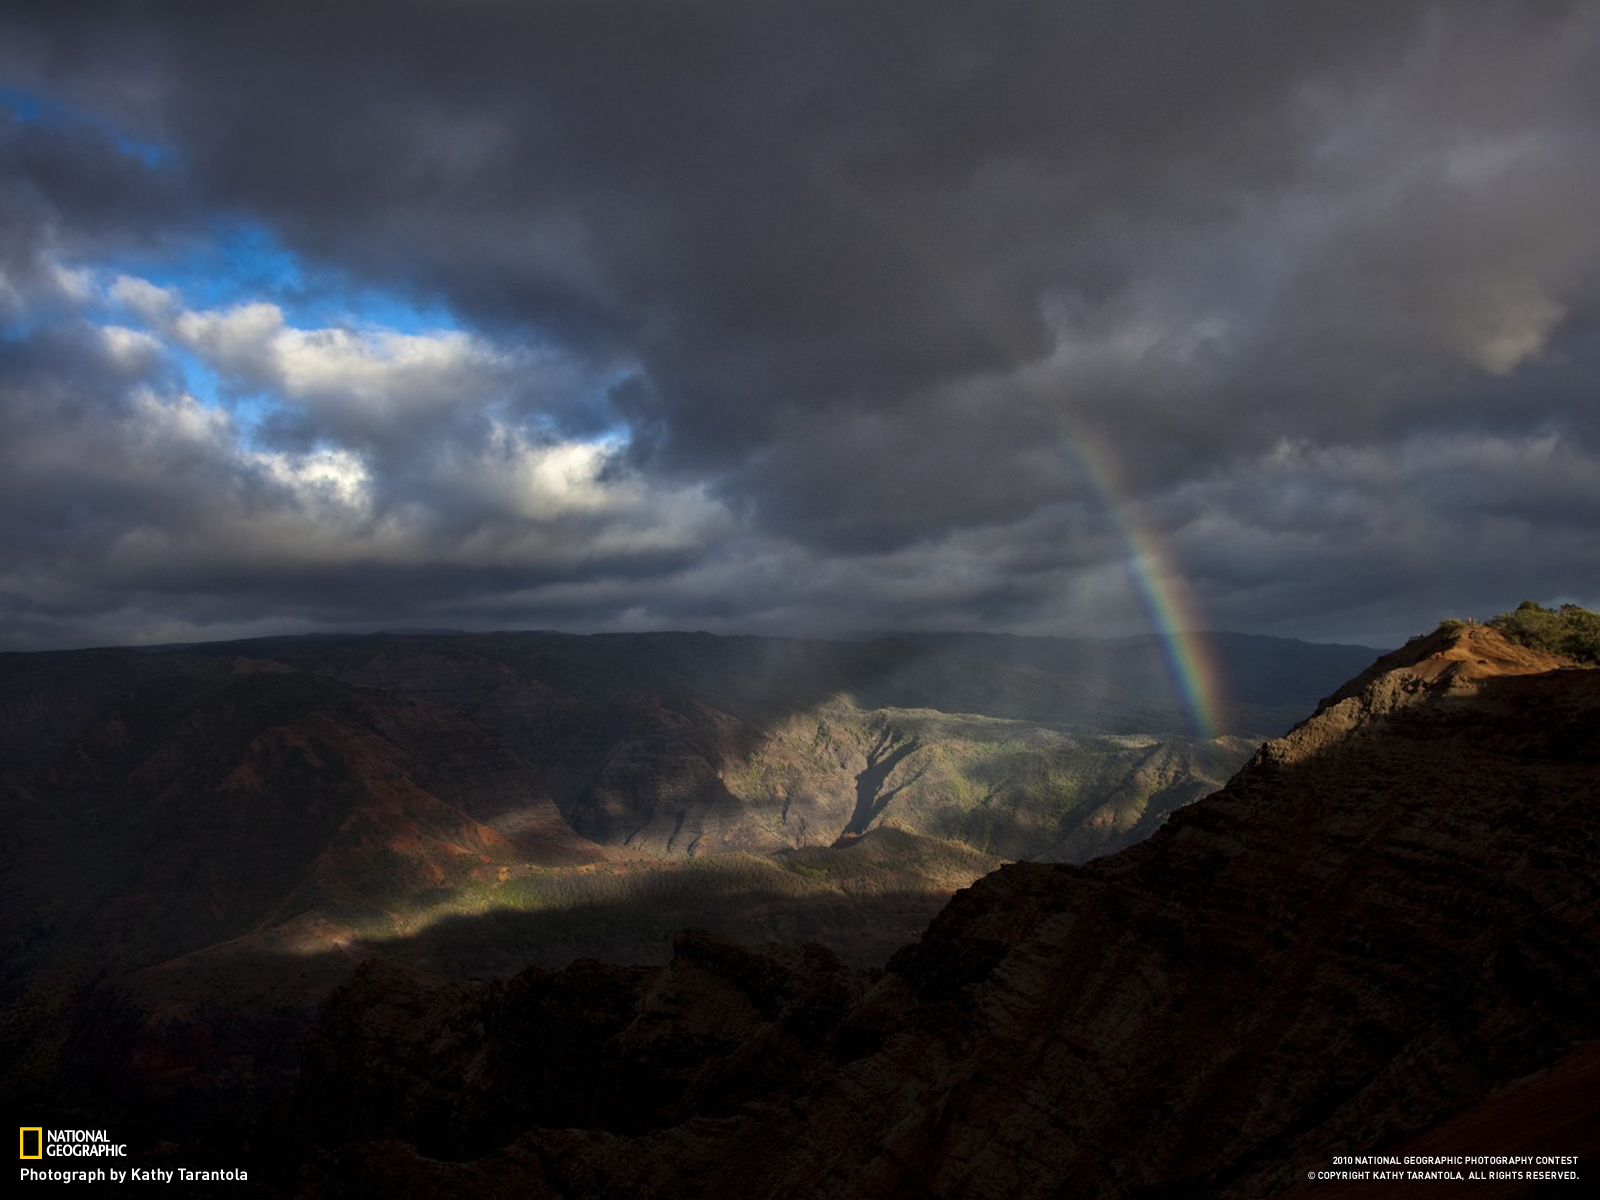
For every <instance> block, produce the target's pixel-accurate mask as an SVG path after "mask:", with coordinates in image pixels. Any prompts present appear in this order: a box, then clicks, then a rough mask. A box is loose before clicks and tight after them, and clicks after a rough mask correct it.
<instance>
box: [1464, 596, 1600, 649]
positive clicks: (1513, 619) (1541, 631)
mask: <svg viewBox="0 0 1600 1200" xmlns="http://www.w3.org/2000/svg"><path fill="white" fill-rule="evenodd" d="M1442 624H1443V625H1444V626H1445V627H1447V628H1450V627H1457V626H1460V625H1463V624H1465V622H1463V621H1459V620H1455V619H1451V620H1447V621H1444V622H1442ZM1484 624H1486V625H1488V626H1490V627H1491V628H1493V629H1497V630H1499V631H1500V632H1501V633H1502V634H1504V635H1505V636H1506V637H1507V638H1508V639H1509V640H1510V641H1513V642H1516V643H1517V644H1518V645H1521V646H1527V647H1528V648H1529V649H1530V650H1543V651H1544V652H1545V653H1547V654H1559V655H1562V656H1564V657H1566V658H1570V659H1572V660H1573V661H1575V662H1580V663H1590V664H1594V665H1600V613H1593V612H1590V611H1589V610H1588V609H1587V608H1584V607H1582V606H1581V605H1577V604H1563V605H1562V606H1561V607H1560V608H1546V607H1545V606H1544V605H1542V604H1539V603H1537V602H1536V601H1533V600H1524V601H1523V602H1522V603H1521V604H1519V605H1517V607H1516V609H1515V610H1514V611H1512V612H1508V613H1501V614H1500V615H1499V616H1496V617H1490V618H1489V620H1487V621H1486V622H1484Z"/></svg>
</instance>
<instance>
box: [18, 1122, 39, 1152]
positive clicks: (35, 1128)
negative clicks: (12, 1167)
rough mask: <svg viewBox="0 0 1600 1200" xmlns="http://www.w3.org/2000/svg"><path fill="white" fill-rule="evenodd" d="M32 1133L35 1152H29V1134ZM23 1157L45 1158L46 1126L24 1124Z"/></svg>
mask: <svg viewBox="0 0 1600 1200" xmlns="http://www.w3.org/2000/svg"><path fill="white" fill-rule="evenodd" d="M30 1133H31V1134H33V1153H32V1154H29V1153H28V1135H29V1134H30ZM22 1157H23V1158H43V1157H44V1127H43V1126H42V1125H24V1126H22Z"/></svg>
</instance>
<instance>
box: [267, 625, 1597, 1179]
mask: <svg viewBox="0 0 1600 1200" xmlns="http://www.w3.org/2000/svg"><path fill="white" fill-rule="evenodd" d="M1597 785H1600V671H1592V670H1578V669H1564V668H1563V666H1562V664H1561V661H1560V660H1558V659H1556V658H1554V657H1552V656H1550V655H1548V654H1544V653H1540V652H1537V651H1534V650H1530V649H1527V648H1525V647H1519V646H1515V645H1512V644H1511V643H1509V642H1507V641H1506V640H1505V639H1504V638H1502V637H1501V636H1500V635H1499V634H1498V633H1496V632H1495V631H1493V630H1490V629H1486V628H1484V627H1481V626H1468V627H1464V628H1459V629H1452V630H1443V629H1442V630H1441V631H1440V632H1438V633H1436V634H1434V635H1431V636H1429V637H1428V638H1423V639H1417V640H1415V641H1413V642H1412V643H1411V644H1410V645H1408V646H1407V647H1406V648H1405V649H1403V650H1401V651H1399V652H1397V653H1396V654H1394V655H1391V656H1389V657H1388V658H1386V659H1384V660H1381V661H1380V662H1379V663H1378V664H1377V665H1376V666H1375V667H1374V668H1373V669H1372V670H1370V671H1368V672H1367V673H1366V674H1365V675H1363V676H1361V677H1360V678H1358V679H1357V680H1355V681H1353V682H1352V683H1351V684H1350V685H1348V686H1347V687H1346V688H1344V689H1342V690H1341V691H1340V692H1339V693H1337V694H1336V695H1335V696H1334V697H1332V698H1330V700H1328V701H1325V702H1324V704H1323V706H1322V707H1321V708H1320V709H1319V711H1318V712H1317V714H1316V715H1315V716H1313V717H1312V718H1311V719H1309V720H1308V721H1306V722H1304V723H1303V724H1302V725H1300V726H1299V727H1297V728H1296V729H1295V730H1294V731H1292V732H1291V733H1290V734H1289V735H1288V736H1286V737H1284V738H1281V739H1279V740H1277V741H1274V742H1270V743H1268V744H1267V745H1266V746H1264V747H1263V748H1262V749H1261V751H1260V752H1259V753H1258V754H1257V755H1256V757H1255V758H1254V759H1253V760H1252V761H1251V762H1250V764H1249V765H1248V766H1247V767H1246V768H1245V769H1244V770H1242V771H1241V772H1240V773H1239V774H1238V775H1237V776H1235V777H1234V779H1233V780H1232V782H1231V783H1229V784H1228V786H1227V787H1226V788H1225V789H1224V790H1223V791H1222V792H1220V793H1218V794H1217V795H1215V796H1213V797H1211V798H1210V799H1208V800H1205V801H1202V802H1200V803H1198V804H1195V805H1192V806H1190V807H1188V808H1186V809H1183V810H1182V811H1180V812H1178V813H1177V814H1176V815H1174V816H1173V817H1172V818H1171V819H1170V820H1169V821H1168V823H1167V824H1166V825H1165V826H1164V827H1163V828H1162V829H1161V830H1160V831H1159V832H1158V833H1156V835H1155V836H1154V837H1152V838H1151V839H1150V840H1148V841H1147V842H1144V843H1142V844H1140V845H1137V846H1134V847H1132V848H1131V849H1128V850H1126V851H1124V852H1122V853H1120V854H1117V855H1114V856H1112V857H1109V858H1104V859H1100V860H1097V861H1095V862H1093V863H1090V864H1089V865H1087V866H1082V867H1074V866H1065V865H1057V866H1043V865H1032V864H1019V865H1014V866H1009V867H1005V868H1002V869H1001V870H999V871H997V872H995V873H994V874H992V875H990V876H988V877H986V878H984V879H983V880H981V881H980V882H979V883H977V884H976V885H974V886H973V887H971V888H969V889H967V890H965V891H963V892H961V893H960V894H959V895H958V896H957V897H956V899H955V900H954V901H952V902H951V903H950V905H949V906H948V907H947V908H946V909H945V910H944V911H943V912H942V913H941V914H940V915H939V917H938V918H937V919H936V920H935V921H934V922H933V924H932V926H931V927H930V928H929V929H928V930H927V932H926V933H925V934H924V935H923V936H922V938H921V940H920V941H919V942H917V943H916V944H915V945H914V946H909V947H907V948H906V949H904V950H903V951H901V952H900V953H898V954H897V955H896V956H895V957H894V958H893V960H892V961H891V962H890V963H889V965H888V967H887V969H886V970H884V971H882V972H874V971H869V970H864V969H859V968H850V967H846V966H844V965H842V964H841V963H840V962H839V961H838V960H837V959H836V958H835V957H834V956H833V955H831V954H830V953H828V952H826V951H823V950H820V949H817V948H809V949H804V950H779V949H757V948H751V947H747V946H742V945H739V944H737V943H734V942H731V941H727V940H725V939H722V938H719V937H716V936H713V935H707V934H693V933H691V934H685V935H682V936H680V937H679V939H678V940H677V943H676V953H675V957H674V958H673V960H672V961H671V963H670V964H668V965H667V966H665V967H659V968H657V967H631V968H625V967H609V966H603V965H599V964H596V963H589V962H580V963H576V964H574V965H573V966H571V967H569V968H567V969H565V970H562V971H554V972H552V971H546V970H540V969H530V970H529V971H526V972H524V973H523V974H521V975H519V976H517V977H515V978H513V979H511V980H510V981H508V982H505V983H459V982H448V981H444V980H435V979H431V978H428V977H425V976H422V975H420V974H417V973H415V972H411V971H408V970H405V969H403V968H399V967H395V966H393V965H384V964H377V963H374V964H369V965H368V966H367V967H365V968H363V969H362V970H361V971H360V972H358V973H357V975H356V976H355V977H354V978H353V979H352V980H351V981H350V982H349V983H348V984H347V985H346V986H344V987H343V988H342V989H340V990H339V991H338V992H336V993H335V994H334V995H333V996H331V997H330V998H329V1000H328V1002H327V1003H326V1004H325V1005H324V1008H323V1010H322V1014H321V1016H320V1019H319V1023H318V1026H317V1028H316V1030H315V1032H314V1035H313V1037H312V1039H311V1042H310V1045H309V1049H308V1052H307V1055H306V1060H305V1065H304V1069H303V1073H302V1077H301V1080H300V1083H299V1086H298V1088H297V1090H296V1092H295V1096H294V1101H293V1106H292V1113H291V1114H290V1116H289V1117H288V1118H287V1124H286V1131H285V1134H284V1137H283V1140H282V1142H281V1143H280V1144H283V1145H285V1146H292V1147H294V1152H295V1153H296V1154H297V1155H299V1156H301V1157H302V1161H303V1163H304V1166H303V1168H302V1170H301V1173H300V1175H299V1176H298V1177H297V1180H296V1182H295V1183H294V1184H293V1185H292V1186H293V1187H295V1188H297V1189H298V1190H299V1192H300V1194H302V1195H304V1196H307V1197H328V1198H331V1197H342V1196H367V1195H397V1196H398V1195H405V1196H441V1197H449V1196H461V1197H467V1196H471V1197H475V1198H476V1197H501V1196H504V1197H511V1196H566V1197H571V1196H639V1197H655V1196H661V1197H665V1196H764V1197H811V1196H832V1197H869V1196H873V1197H875V1196H884V1197H888V1196H929V1197H934V1196H937V1197H978V1196H1096V1197H1129V1198H1133V1197H1144V1198H1146V1200H1151V1198H1155V1197H1180V1196H1181V1197H1192V1196H1218V1197H1241V1198H1243V1197H1260V1196H1268V1195H1278V1194H1283V1193H1285V1192H1290V1191H1292V1190H1293V1189H1294V1188H1295V1187H1296V1186H1297V1182H1298V1183H1299V1184H1301V1185H1303V1181H1304V1180H1305V1178H1306V1173H1307V1172H1308V1171H1311V1170H1317V1169H1322V1168H1326V1167H1328V1166H1329V1165H1330V1163H1331V1161H1332V1159H1333V1157H1334V1156H1336V1155H1349V1154H1371V1153H1381V1152H1383V1151H1385V1149H1386V1148H1392V1147H1401V1146H1426V1147H1428V1148H1429V1152H1430V1153H1462V1154H1492V1153H1497V1152H1508V1151H1511V1150H1513V1149H1515V1150H1518V1151H1519V1152H1520V1151H1523V1150H1526V1151H1529V1152H1535V1151H1536V1152H1541V1153H1553V1154H1568V1155H1570V1154H1576V1155H1579V1156H1584V1155H1590V1156H1593V1155H1596V1154H1600V1096H1597V1095H1596V1093H1595V1091H1594V1089H1592V1088H1588V1089H1585V1088H1583V1087H1581V1086H1574V1085H1573V1084H1572V1080H1574V1079H1579V1080H1581V1079H1583V1078H1592V1077H1593V1066H1592V1062H1591V1059H1592V1050H1593V1048H1592V1046H1590V1047H1585V1046H1584V1043H1585V1042H1592V1040H1593V1039H1595V1038H1597V1037H1600V805H1597V803H1596V799H1597V796H1600V786H1597ZM1585 1056H1587V1057H1585ZM1545 1072H1548V1074H1543V1073H1545ZM1561 1089H1565V1090H1564V1091H1563V1090H1561ZM1556 1095H1560V1096H1562V1097H1569V1098H1570V1099H1569V1100H1568V1101H1566V1102H1564V1103H1562V1104H1561V1105H1559V1110H1560V1119H1559V1120H1554V1119H1548V1118H1541V1117H1540V1116H1539V1114H1540V1113H1541V1112H1547V1111H1549V1110H1550V1108H1551V1097H1553V1096H1556ZM1584 1105H1587V1106H1588V1110H1589V1111H1584V1112H1580V1111H1576V1110H1577V1109H1581V1108H1582V1107H1583V1106H1584ZM1541 1106H1542V1107H1541ZM1485 1114H1489V1115H1488V1116H1485ZM1452 1121H1454V1123H1453V1124H1452ZM1486 1129H1487V1132H1486ZM1583 1131H1587V1132H1583ZM1496 1137H1500V1138H1503V1139H1505V1140H1506V1141H1507V1142H1508V1143H1510V1142H1515V1146H1513V1145H1509V1144H1508V1145H1506V1146H1504V1147H1502V1146H1499V1145H1497V1144H1493V1143H1494V1139H1495V1138H1496ZM1453 1138H1454V1139H1457V1140H1458V1141H1459V1142H1460V1144H1455V1143H1454V1142H1452V1139H1453ZM1584 1138H1587V1141H1586V1142H1584ZM1575 1142H1583V1144H1574V1143H1575ZM1546 1143H1551V1144H1546ZM1584 1165H1585V1166H1586V1167H1587V1169H1589V1170H1594V1169H1600V1161H1597V1160H1596V1159H1595V1158H1594V1157H1590V1158H1588V1160H1587V1162H1586V1163H1585V1164H1584ZM1545 1186H1546V1185H1543V1184H1525V1185H1518V1184H1512V1185H1507V1186H1505V1187H1503V1188H1501V1189H1500V1190H1497V1191H1495V1192H1494V1193H1493V1194H1494V1195H1496V1196H1515V1195H1528V1196H1532V1195H1539V1194H1542V1193H1541V1191H1540V1188H1542V1187H1545ZM1339 1194H1340V1195H1350V1194H1354V1193H1352V1192H1350V1191H1349V1190H1342V1191H1341V1192H1340V1193H1339ZM1443 1194H1444V1193H1442V1192H1437V1193H1436V1192H1429V1195H1430V1196H1435V1197H1437V1196H1438V1195H1443ZM1475 1194H1476V1193H1475ZM1484 1194H1487V1193H1484Z"/></svg>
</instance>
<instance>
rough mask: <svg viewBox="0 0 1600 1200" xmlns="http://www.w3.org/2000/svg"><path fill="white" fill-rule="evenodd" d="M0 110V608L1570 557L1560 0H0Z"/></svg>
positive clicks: (1420, 567)
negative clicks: (102, 1)
mask: <svg viewBox="0 0 1600 1200" xmlns="http://www.w3.org/2000/svg"><path fill="white" fill-rule="evenodd" d="M0 156H3V163H0V326H3V330H4V340H3V342H0V646H3V647H6V648H13V649H30V648H38V647H47V646H68V645H86V644H104V643H108V642H129V641H175V640H192V639H201V638H216V637H227V636H239V635H246V634H254V633H271V632H283V631H295V630H301V629H338V628H357V629H367V628H381V627H386V626H387V627H394V626H455V627H465V628H565V629H574V630H589V629H709V630H713V631H718V632H740V631H743V632H759V633H831V632H842V631H847V630H859V629H893V628H917V629H991V630H1011V631H1015V632H1024V633H1061V634H1113V633H1127V632H1139V631H1142V630H1143V629H1145V628H1147V625H1148V621H1149V617H1148V616H1147V614H1146V613H1145V610H1144V609H1143V608H1142V607H1141V603H1140V600H1139V592H1140V589H1139V588H1138V587H1137V586H1136V585H1135V581H1136V578H1137V576H1138V575H1139V574H1140V573H1141V572H1145V573H1149V572H1155V574H1156V577H1157V579H1158V583H1159V584H1160V586H1164V587H1166V588H1168V589H1169V590H1170V593H1171V595H1170V598H1171V599H1172V600H1173V601H1174V602H1175V603H1177V604H1178V606H1179V609H1180V611H1181V612H1186V615H1184V616H1182V617H1181V618H1180V619H1181V620H1183V621H1184V622H1186V623H1192V624H1194V625H1195V626H1197V627H1200V628H1209V629H1237V630H1245V631H1256V632H1267V633H1281V634H1289V635H1295V636H1306V637H1312V638H1316V639H1318V640H1358V641H1367V642H1371V643H1383V642H1395V641H1399V640H1403V639H1404V637H1405V636H1406V635H1408V634H1410V633H1415V632H1421V631H1424V630H1426V629H1428V628H1431V627H1432V625H1433V624H1434V622H1435V621H1437V619H1438V618H1439V617H1441V616H1445V615H1463V616H1465V615H1476V616H1487V615H1490V614H1492V613H1493V612H1496V611H1499V610H1502V609H1505V608H1507V607H1509V606H1512V605H1514V604H1515V603H1516V602H1517V601H1519V600H1521V599H1523V598H1525V597H1531V598H1535V599H1540V600H1543V601H1546V602H1557V601H1564V600H1572V601H1577V602H1579V603H1583V604H1586V605H1591V606H1593V605H1595V604H1596V603H1597V602H1600V5H1597V4H1595V3H1555V2H1552V3H1543V2H1540V0H1521V2H1516V3H1493V2H1491V0H1460V2H1452V3H1437V4H1410V3H1403V2H1400V0H1381V2H1372V3H1362V2H1360V0H1354V2H1353V0H1336V2H1309V0H1308V2H1305V3H1284V2H1282V0H1255V2H1214V3H1203V4H1202V3H1176V2H1173V3H1132V2H1129V0H1106V2H1104V3H1096V2H1082V0H1080V2H1078V3H1072V4H1064V3H1059V2H1050V3H1037V4H1000V3H995V4H974V3H968V2H964V3H959V4H942V3H935V2H930V0H905V2H899V0H896V2H885V0H873V2H871V3H861V2H851V3H841V4H830V3H778V2H760V3H758V2H755V0H751V2H749V3H742V4H734V3H726V4H716V3H675V2H672V0H653V2H648V3H646V2H639V3H633V4H615V3H603V2H593V3H582V4H580V3H547V4H531V3H530V4H515V3H509V2H504V3H449V4H445V3H431V4H410V5H406V4H399V3H384V4H373V5H356V4H336V3H330V2H326V0H324V2H322V3H317V4H314V5H295V4H289V3H282V2H278V3H272V4H205V5H202V4H181V5H180V4H161V3H144V4H127V5H109V6H102V5H97V4H93V3H76V2H75V3H70V4H66V3H59V2H58V3H53V4H48V5H46V4H37V5H30V4H21V3H16V2H14V0H7V2H6V3H4V4H0ZM1141 556H1142V557H1141ZM1185 597H1186V598H1187V599H1186V600H1185ZM1185 604H1187V606H1188V607H1187V609H1186V610H1185V609H1184V607H1183V606H1184V605H1185Z"/></svg>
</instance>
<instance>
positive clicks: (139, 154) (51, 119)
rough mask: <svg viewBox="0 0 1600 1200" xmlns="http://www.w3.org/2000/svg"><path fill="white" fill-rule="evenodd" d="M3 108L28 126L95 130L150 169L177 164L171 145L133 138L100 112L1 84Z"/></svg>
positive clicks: (176, 157) (0, 96) (0, 94)
mask: <svg viewBox="0 0 1600 1200" xmlns="http://www.w3.org/2000/svg"><path fill="white" fill-rule="evenodd" d="M0 109H4V110H5V111H6V112H8V113H10V114H11V115H12V116H14V117H16V119H17V120H19V121H22V122H23V123H24V124H27V125H41V126H44V127H47V128H48V127H51V126H55V127H57V128H61V129H69V128H72V127H74V126H78V127H81V128H85V129H92V130H94V131H95V132H97V133H100V134H102V135H103V136H105V137H106V138H107V139H109V140H110V142H111V144H112V145H114V146H115V147H116V148H117V149H118V150H120V151H122V153H124V154H126V155H128V156H130V157H132V158H137V159H138V160H139V161H140V162H142V163H143V164H144V165H145V166H147V167H170V166H174V165H176V164H177V162H178V154H177V151H175V150H174V149H173V148H172V147H171V146H167V145H164V144H162V143H160V142H152V141H148V140H146V139H144V138H137V137H134V136H133V135H132V134H130V133H129V132H128V131H127V130H125V129H123V128H122V127H121V126H119V125H118V124H117V123H116V122H115V121H112V120H109V119H108V118H106V117H103V116H101V115H100V114H98V113H92V112H84V111H83V110H81V109H78V108H74V107H73V106H72V105H70V104H63V103H62V102H61V101H59V100H55V99H52V98H51V97H49V96H41V95H39V94H38V93H37V92H30V91H26V90H24V89H22V88H15V87H8V86H6V85H4V84H0Z"/></svg>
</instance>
